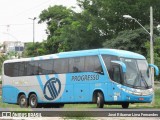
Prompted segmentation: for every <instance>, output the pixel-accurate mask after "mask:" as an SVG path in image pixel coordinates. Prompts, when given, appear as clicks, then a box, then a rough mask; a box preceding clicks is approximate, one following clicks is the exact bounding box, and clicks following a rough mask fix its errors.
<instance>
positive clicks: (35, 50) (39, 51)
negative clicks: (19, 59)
mask: <svg viewBox="0 0 160 120" xmlns="http://www.w3.org/2000/svg"><path fill="white" fill-rule="evenodd" d="M25 46H26V47H25V50H24V52H23V57H34V56H39V55H45V54H46V52H45V47H44V42H42V43H39V42H36V43H34V44H33V43H27V44H26V45H25Z"/></svg>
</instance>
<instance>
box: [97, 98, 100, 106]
mask: <svg viewBox="0 0 160 120" xmlns="http://www.w3.org/2000/svg"><path fill="white" fill-rule="evenodd" d="M99 104H100V97H97V105H98V106H99Z"/></svg>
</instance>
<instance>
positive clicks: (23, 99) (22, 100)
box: [20, 98, 26, 106]
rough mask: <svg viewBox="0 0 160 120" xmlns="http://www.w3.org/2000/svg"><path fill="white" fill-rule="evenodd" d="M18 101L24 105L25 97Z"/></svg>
mask: <svg viewBox="0 0 160 120" xmlns="http://www.w3.org/2000/svg"><path fill="white" fill-rule="evenodd" d="M20 101H21V105H23V106H24V105H25V104H26V99H25V98H22V99H21V100H20Z"/></svg>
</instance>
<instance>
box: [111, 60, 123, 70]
mask: <svg viewBox="0 0 160 120" xmlns="http://www.w3.org/2000/svg"><path fill="white" fill-rule="evenodd" d="M111 62H112V63H116V64H119V65H120V66H121V67H122V71H123V73H126V65H125V64H124V63H123V62H121V61H117V60H113V61H111Z"/></svg>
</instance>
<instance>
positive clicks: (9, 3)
mask: <svg viewBox="0 0 160 120" xmlns="http://www.w3.org/2000/svg"><path fill="white" fill-rule="evenodd" d="M54 5H63V6H66V7H68V8H69V7H71V6H74V7H76V10H77V11H79V10H80V8H78V6H77V2H76V0H0V43H2V42H3V41H22V42H33V20H31V19H29V18H34V17H36V18H37V19H36V20H35V42H42V41H43V40H45V39H46V38H47V35H46V33H45V29H46V24H45V23H43V24H38V21H39V19H38V16H39V14H40V13H41V11H43V10H44V9H47V8H48V7H49V6H54Z"/></svg>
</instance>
